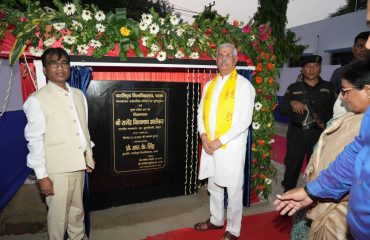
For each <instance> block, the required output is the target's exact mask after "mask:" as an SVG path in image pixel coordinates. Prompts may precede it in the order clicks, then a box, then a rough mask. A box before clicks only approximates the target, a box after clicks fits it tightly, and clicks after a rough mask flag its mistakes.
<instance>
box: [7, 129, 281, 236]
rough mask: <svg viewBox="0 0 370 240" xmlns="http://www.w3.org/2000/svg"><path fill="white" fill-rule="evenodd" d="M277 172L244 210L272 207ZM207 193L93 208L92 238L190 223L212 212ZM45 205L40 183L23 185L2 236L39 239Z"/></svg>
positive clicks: (278, 189)
mask: <svg viewBox="0 0 370 240" xmlns="http://www.w3.org/2000/svg"><path fill="white" fill-rule="evenodd" d="M285 131H286V126H285V125H277V126H276V133H277V134H280V135H284V134H285ZM274 166H275V167H276V168H277V169H278V175H277V178H276V180H275V181H274V182H273V193H272V194H271V197H270V198H271V199H270V200H268V201H264V202H261V203H258V204H255V205H253V206H251V207H250V208H245V209H244V214H245V215H249V214H257V213H262V212H268V211H272V210H273V205H272V202H273V200H274V196H275V195H276V193H281V192H282V188H281V185H280V182H281V179H282V175H283V170H284V167H283V166H282V165H280V164H278V163H275V162H274ZM208 200H209V199H208V194H207V192H206V190H205V188H204V187H202V188H201V189H199V191H198V193H197V194H196V195H189V196H180V197H174V198H165V199H159V200H155V201H151V202H146V203H140V204H130V205H123V206H120V207H114V208H109V209H105V210H99V211H93V212H91V214H90V216H91V228H92V230H91V236H90V239H92V240H94V239H96V240H100V239H109V240H115V239H117V240H118V239H131V240H136V239H137V240H140V239H144V238H145V237H146V236H149V235H155V234H157V233H161V232H165V231H169V230H173V229H178V228H183V227H191V226H193V224H194V223H196V222H198V221H203V220H205V219H207V218H208V216H209V202H208ZM45 216H46V206H45V203H44V202H43V200H42V197H41V196H40V194H39V191H38V189H37V185H23V186H22V187H21V188H20V190H19V191H18V192H17V194H16V195H15V197H14V198H13V199H12V200H11V202H10V203H9V204H8V205H7V206H6V207H5V208H4V209H3V210H2V212H1V213H0V240H3V239H9V240H12V239H14V240H23V239H24V240H26V239H27V240H40V239H47V235H46V217H45Z"/></svg>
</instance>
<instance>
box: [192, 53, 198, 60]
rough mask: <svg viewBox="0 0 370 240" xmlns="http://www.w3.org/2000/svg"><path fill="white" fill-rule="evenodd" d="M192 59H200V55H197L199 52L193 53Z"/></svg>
mask: <svg viewBox="0 0 370 240" xmlns="http://www.w3.org/2000/svg"><path fill="white" fill-rule="evenodd" d="M190 58H191V59H198V58H199V53H197V52H192V53H191V54H190Z"/></svg>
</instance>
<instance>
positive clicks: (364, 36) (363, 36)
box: [353, 31, 370, 45]
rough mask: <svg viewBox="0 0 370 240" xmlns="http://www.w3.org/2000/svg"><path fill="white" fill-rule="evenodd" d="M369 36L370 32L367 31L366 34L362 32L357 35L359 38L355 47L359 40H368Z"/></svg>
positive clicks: (356, 39) (356, 38)
mask: <svg viewBox="0 0 370 240" xmlns="http://www.w3.org/2000/svg"><path fill="white" fill-rule="evenodd" d="M369 35H370V31H366V32H360V33H359V34H357V36H356V37H355V41H354V43H353V45H356V43H357V41H358V40H359V39H363V40H365V41H366V40H367V39H368V38H369Z"/></svg>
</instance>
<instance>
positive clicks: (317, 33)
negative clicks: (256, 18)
mask: <svg viewBox="0 0 370 240" xmlns="http://www.w3.org/2000/svg"><path fill="white" fill-rule="evenodd" d="M365 16H366V10H365V9H364V10H360V11H357V12H353V13H349V14H345V15H342V16H338V17H334V18H328V19H324V20H321V21H317V22H313V23H308V24H304V25H301V26H297V27H294V28H291V30H292V32H294V33H295V34H296V36H297V38H301V40H300V41H299V44H302V45H308V48H307V49H306V50H305V51H304V53H308V54H318V55H321V56H322V57H323V62H322V63H323V65H328V64H330V54H329V53H327V52H325V50H332V49H341V48H351V47H352V46H353V40H354V38H355V36H356V35H357V34H358V33H360V32H363V31H369V28H368V27H367V26H366V22H365V18H366V17H365Z"/></svg>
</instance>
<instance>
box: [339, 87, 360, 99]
mask: <svg viewBox="0 0 370 240" xmlns="http://www.w3.org/2000/svg"><path fill="white" fill-rule="evenodd" d="M353 89H356V88H354V87H349V88H342V89H341V90H340V92H341V93H342V95H343V97H344V96H345V95H346V92H348V91H351V90H353Z"/></svg>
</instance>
